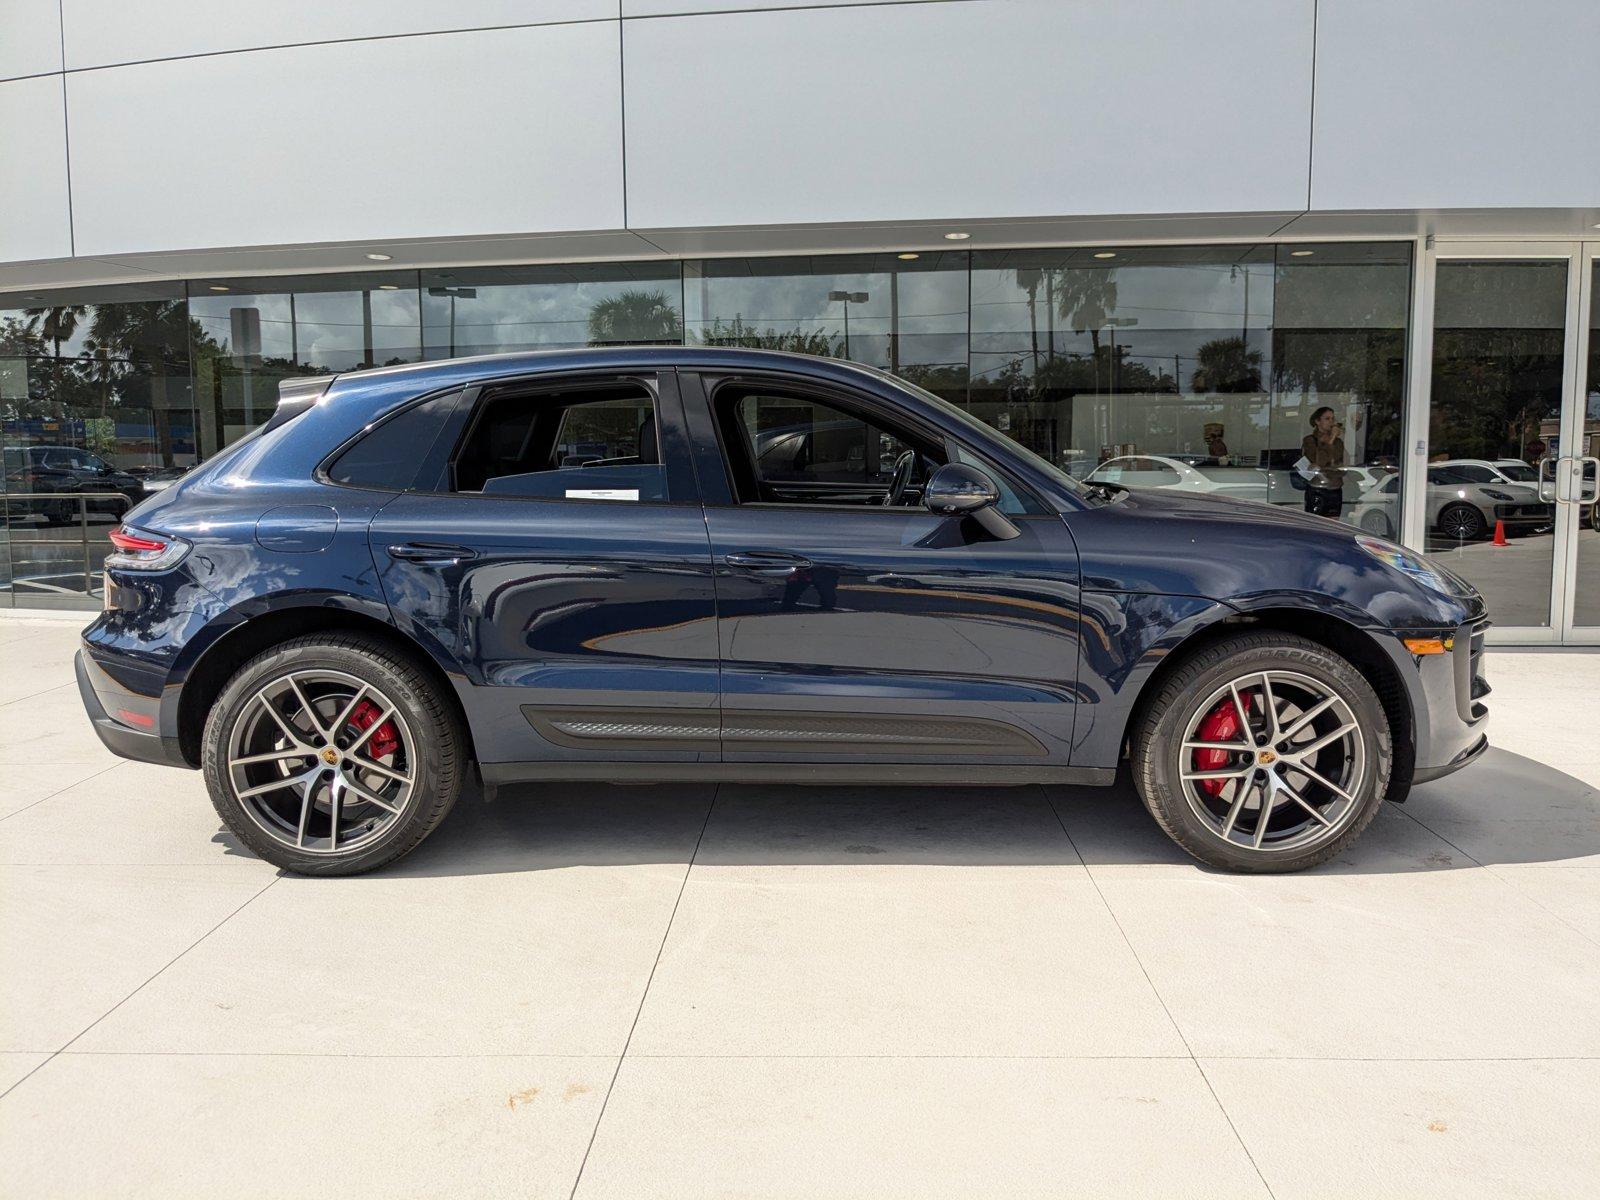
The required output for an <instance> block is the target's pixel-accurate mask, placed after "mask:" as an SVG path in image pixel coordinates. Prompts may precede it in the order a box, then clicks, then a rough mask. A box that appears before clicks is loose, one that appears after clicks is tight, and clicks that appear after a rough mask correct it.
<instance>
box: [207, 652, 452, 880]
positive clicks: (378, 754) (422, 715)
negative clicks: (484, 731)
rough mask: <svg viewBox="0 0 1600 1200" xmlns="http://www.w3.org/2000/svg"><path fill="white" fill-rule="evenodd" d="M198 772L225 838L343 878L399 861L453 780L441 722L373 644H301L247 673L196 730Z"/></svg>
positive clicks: (411, 678)
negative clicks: (200, 739)
mask: <svg viewBox="0 0 1600 1200" xmlns="http://www.w3.org/2000/svg"><path fill="white" fill-rule="evenodd" d="M202 753H203V767H204V770H205V778H206V786H207V787H208V788H209V790H210V792H211V800H212V803H213V804H214V805H216V809H217V812H218V814H219V815H221V817H222V819H223V821H225V822H226V823H227V825H228V828H229V829H231V830H232V831H233V833H234V834H235V835H236V836H237V837H238V838H239V840H240V841H242V842H244V844H245V845H247V846H248V847H250V849H252V850H254V851H255V852H256V853H257V854H259V855H260V856H261V857H262V858H264V859H266V860H267V861H268V862H270V863H272V864H273V865H275V866H278V867H282V868H284V869H285V870H288V871H295V872H298V873H301V874H305V875H354V874H358V873H359V872H362V871H370V870H372V869H374V868H375V867H380V866H382V865H384V864H385V863H389V862H393V861H394V860H395V859H397V858H399V857H400V856H401V855H403V854H406V853H409V852H410V851H411V850H413V849H414V848H415V847H416V846H417V844H418V843H419V842H421V841H422V839H423V838H425V837H427V836H428V834H429V833H431V832H432V831H433V829H434V828H435V827H436V826H437V825H438V824H439V822H440V821H442V820H443V819H444V816H445V814H446V813H448V812H449V811H450V807H451V805H452V804H454V803H455V800H456V796H457V795H458V794H459V792H460V790H461V785H462V778H463V775H464V771H465V757H464V749H463V737H462V735H461V731H460V729H459V728H458V725H457V721H456V718H455V714H454V713H453V711H452V710H451V709H450V707H449V706H448V704H447V703H446V702H445V698H444V696H442V695H441V694H440V691H439V689H438V688H437V687H436V686H435V685H434V683H433V682H432V680H430V679H429V678H428V677H427V676H426V675H424V674H423V673H422V672H421V671H419V670H417V668H416V667H415V666H413V665H412V664H411V663H410V662H408V661H406V660H405V659H404V658H403V657H401V656H400V655H397V654H395V653H394V652H393V651H392V650H391V649H390V648H389V647H387V646H385V645H384V644H383V643H381V642H379V641H376V640H374V639H371V638H365V637H360V636H349V635H340V636H315V635H313V636H309V637H303V638H296V639H294V640H293V641H289V642H285V643H284V644H283V645H281V646H277V647H274V648H273V649H271V650H268V651H266V652H265V653H262V654H260V655H257V656H256V657H255V658H253V659H251V660H250V661H249V662H247V663H246V664H245V665H244V666H243V667H241V668H240V669H239V671H238V672H237V673H236V674H235V675H234V677H233V678H232V679H231V680H230V681H229V683H228V685H227V687H225V688H224V689H223V691H222V695H221V696H220V697H219V698H218V700H217V703H216V704H215V705H213V706H212V709H211V715H210V717H209V718H208V719H207V721H206V729H205V740H204V747H203V752H202Z"/></svg>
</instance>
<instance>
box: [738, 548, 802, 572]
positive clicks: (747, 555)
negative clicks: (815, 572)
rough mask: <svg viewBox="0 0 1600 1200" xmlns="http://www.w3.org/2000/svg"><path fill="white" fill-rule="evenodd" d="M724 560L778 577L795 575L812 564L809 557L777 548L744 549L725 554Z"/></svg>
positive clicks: (743, 567) (746, 568) (745, 568)
mask: <svg viewBox="0 0 1600 1200" xmlns="http://www.w3.org/2000/svg"><path fill="white" fill-rule="evenodd" d="M722 561H723V562H725V563H727V564H728V565H729V566H730V567H740V568H742V569H744V570H746V571H752V572H754V573H755V574H757V575H772V576H776V577H783V576H787V575H793V574H795V573H796V572H797V571H803V570H805V569H806V568H807V567H809V566H810V565H811V560H810V559H808V558H801V557H800V556H799V555H798V554H787V553H784V552H782V551H777V550H742V551H738V552H736V553H734V554H728V555H724V556H723V559H722Z"/></svg>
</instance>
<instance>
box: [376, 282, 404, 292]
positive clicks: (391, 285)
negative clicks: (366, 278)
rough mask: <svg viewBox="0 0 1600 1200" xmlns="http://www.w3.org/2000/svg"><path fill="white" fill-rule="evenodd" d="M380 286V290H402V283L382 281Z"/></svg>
mask: <svg viewBox="0 0 1600 1200" xmlns="http://www.w3.org/2000/svg"><path fill="white" fill-rule="evenodd" d="M378 288H379V290H380V291H385V292H398V291H399V290H400V285H399V284H398V283H380V284H379V285H378Z"/></svg>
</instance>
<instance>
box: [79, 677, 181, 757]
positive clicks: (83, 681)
mask: <svg viewBox="0 0 1600 1200" xmlns="http://www.w3.org/2000/svg"><path fill="white" fill-rule="evenodd" d="M72 665H73V669H74V671H75V672H76V673H77V676H78V694H79V696H81V697H82V698H83V707H84V711H85V712H87V713H88V714H89V723H90V724H91V725H93V726H94V731H95V733H97V734H98V735H99V736H100V740H101V742H103V743H104V744H105V748H106V749H107V750H109V751H111V753H113V754H117V755H121V756H122V757H123V758H131V759H134V760H136V761H138V762H148V763H158V764H160V765H161V766H164V767H188V766H189V763H188V762H187V761H185V759H184V757H183V751H182V750H181V749H180V748H179V746H178V739H177V738H164V737H162V736H161V735H160V734H158V733H156V732H154V730H153V728H152V730H151V731H149V732H146V731H145V730H141V729H135V728H134V727H133V726H132V725H129V724H127V723H126V722H124V721H119V720H117V719H116V718H115V717H113V716H111V714H110V713H108V712H107V711H106V706H107V704H109V705H110V706H111V707H112V708H113V709H122V710H124V711H130V712H138V711H140V709H143V708H147V707H148V706H149V704H150V701H149V700H148V699H147V698H145V697H142V696H138V697H136V696H134V695H133V694H132V693H130V692H124V691H122V690H121V689H120V688H118V687H117V686H116V685H115V684H113V683H112V682H111V680H110V678H109V677H108V676H107V675H106V674H105V672H104V671H99V670H97V669H96V668H95V667H94V665H93V663H92V662H91V660H90V659H89V658H88V656H87V655H85V654H84V652H83V651H82V650H79V651H78V653H77V656H76V657H75V658H74V659H73V664H72ZM95 676H97V677H98V678H95ZM135 706H136V707H135ZM152 724H153V722H152ZM191 769H192V768H191Z"/></svg>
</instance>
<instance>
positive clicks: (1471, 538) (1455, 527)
mask: <svg viewBox="0 0 1600 1200" xmlns="http://www.w3.org/2000/svg"><path fill="white" fill-rule="evenodd" d="M1488 531H1489V522H1488V519H1487V518H1486V517H1485V516H1484V515H1483V510H1482V509H1481V508H1479V507H1478V506H1477V505H1476V504H1452V505H1449V506H1448V507H1447V508H1445V510H1444V511H1443V512H1441V513H1440V514H1439V533H1440V535H1441V536H1443V537H1444V538H1446V539H1447V540H1449V541H1452V542H1476V541H1478V540H1479V539H1481V538H1482V537H1483V536H1484V535H1485V534H1487V533H1488Z"/></svg>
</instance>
